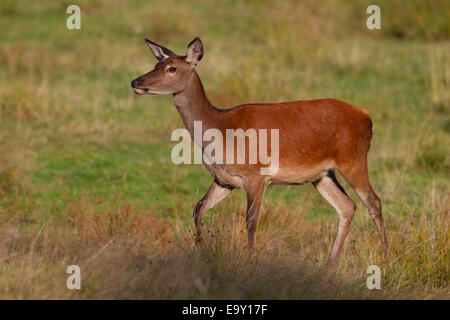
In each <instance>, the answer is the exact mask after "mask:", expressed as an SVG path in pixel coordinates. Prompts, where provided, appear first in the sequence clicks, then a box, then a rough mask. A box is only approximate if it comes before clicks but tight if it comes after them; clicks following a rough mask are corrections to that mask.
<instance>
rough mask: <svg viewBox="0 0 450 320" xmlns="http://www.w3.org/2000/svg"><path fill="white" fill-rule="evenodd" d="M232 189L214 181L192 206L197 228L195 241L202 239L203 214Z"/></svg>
mask: <svg viewBox="0 0 450 320" xmlns="http://www.w3.org/2000/svg"><path fill="white" fill-rule="evenodd" d="M231 190H232V189H230V188H225V187H222V186H220V185H218V184H217V183H216V182H215V181H214V182H213V183H212V184H211V186H210V187H209V189H208V192H206V194H205V195H204V196H203V198H202V199H201V200H200V201H199V202H197V205H196V206H195V208H194V214H193V215H194V223H195V227H196V229H197V242H200V241H201V240H202V235H203V214H204V213H205V212H206V211H208V210H209V209H211V208H213V207H214V206H215V205H216V204H217V203H219V202H220V201H221V200H223V199H224V198H225V197H226V196H227V195H228V194H229V193H230V192H231Z"/></svg>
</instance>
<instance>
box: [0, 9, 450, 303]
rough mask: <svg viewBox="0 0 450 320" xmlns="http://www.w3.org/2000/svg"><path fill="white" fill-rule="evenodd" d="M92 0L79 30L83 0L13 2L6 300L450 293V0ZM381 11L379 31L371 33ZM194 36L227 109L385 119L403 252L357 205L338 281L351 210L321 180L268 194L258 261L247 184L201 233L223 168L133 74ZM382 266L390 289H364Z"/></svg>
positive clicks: (386, 181) (392, 232)
mask: <svg viewBox="0 0 450 320" xmlns="http://www.w3.org/2000/svg"><path fill="white" fill-rule="evenodd" d="M77 3H78V4H79V6H80V7H81V17H82V22H81V26H82V28H81V30H68V29H67V28H66V19H67V14H66V8H67V6H68V5H70V4H72V2H71V1H66V0H64V1H28V0H27V1H12V0H2V1H1V2H0V82H1V86H0V298H46V297H47V298H48V297H50V298H56V297H62V298H308V297H309V298H349V297H350V298H446V299H448V298H449V297H450V296H449V287H448V280H449V279H448V275H449V274H450V270H449V265H450V259H449V254H448V252H449V229H448V226H449V217H448V212H449V206H448V196H449V194H450V192H449V191H450V190H449V185H450V181H449V174H450V162H449V161H450V160H449V147H448V146H449V145H450V136H449V135H450V130H449V123H450V119H449V112H450V90H449V87H450V54H449V52H450V42H449V40H450V2H449V1H445V0H442V1H440V0H437V1H419V0H413V1H411V0H410V1H399V0H386V1H375V2H374V1H362V0H358V1H336V0H324V1H320V3H319V2H318V1H312V0H305V1H267V0H253V1H246V2H239V1H229V0H228V1H220V2H213V1H206V0H205V1H193V2H190V1H181V0H179V1H144V0H141V1H118V0H113V1H107V0H94V1H87V0H85V1H78V2H77ZM370 4H378V5H379V6H380V8H381V26H382V28H381V30H368V29H367V28H366V19H367V17H368V14H367V13H366V8H367V6H368V5H370ZM195 36H200V37H201V39H202V41H203V43H204V46H205V55H204V58H203V59H202V61H201V63H200V64H199V65H198V67H197V69H198V72H199V74H200V76H201V78H202V80H203V84H204V86H205V89H206V92H207V94H208V97H209V99H210V100H211V102H212V103H213V104H214V105H216V106H220V107H229V106H233V105H236V104H241V103H247V102H277V101H287V100H300V99H314V98H324V97H333V98H338V99H341V100H345V101H347V102H349V103H352V104H354V105H356V106H360V107H363V108H365V109H366V110H367V111H368V112H369V114H370V115H371V117H372V119H373V122H374V139H373V141H372V147H371V151H370V153H369V171H370V176H371V181H372V184H373V185H374V188H375V189H376V191H377V193H378V194H379V196H380V198H381V199H382V202H383V208H384V215H385V217H386V223H387V228H388V239H389V240H390V243H391V249H390V252H389V259H390V262H386V261H384V262H383V261H382V259H381V257H380V256H379V253H378V248H379V243H378V239H377V235H376V233H375V227H374V226H373V224H372V222H371V220H370V217H369V215H368V214H367V212H366V210H365V208H364V206H363V205H362V203H361V202H360V201H357V203H358V208H359V209H358V212H357V215H356V216H355V219H354V222H353V224H352V228H351V232H350V235H349V238H348V239H347V244H346V250H345V253H344V256H343V259H342V263H341V266H340V269H339V276H338V277H336V278H335V279H334V280H330V281H328V282H327V281H324V280H323V279H324V278H323V275H322V274H321V271H320V270H319V271H317V270H318V269H316V266H317V265H319V266H321V265H322V264H323V263H324V262H325V260H326V257H327V255H328V253H329V250H330V249H331V245H332V241H333V237H334V235H335V230H336V228H337V218H336V214H335V213H334V211H333V209H332V208H331V207H329V206H328V205H327V203H326V202H325V201H324V200H323V199H322V198H321V197H320V196H319V195H318V194H317V192H316V191H315V190H314V188H312V187H311V186H303V187H273V188H269V190H268V191H267V193H266V198H265V201H264V208H265V209H264V215H263V218H262V222H261V225H260V229H259V231H258V239H259V247H260V248H259V251H258V253H257V258H256V259H255V260H252V261H249V260H248V257H247V256H246V255H245V226H244V218H243V214H244V209H245V202H244V195H243V193H242V192H240V191H235V192H234V193H233V194H232V195H231V196H230V197H229V198H227V199H226V200H224V201H223V202H222V203H220V204H219V205H218V206H217V208H215V209H214V210H211V212H208V213H207V214H206V217H205V220H206V221H205V225H206V227H207V228H208V229H209V230H210V239H209V242H208V243H207V244H206V245H205V246H204V247H202V248H200V249H199V248H196V247H195V246H194V245H193V236H192V231H191V229H192V228H193V225H192V221H191V219H192V218H191V217H192V210H193V207H194V205H195V203H196V201H198V200H199V199H200V198H201V197H202V196H203V194H204V192H206V190H207V188H208V186H209V184H210V182H211V181H212V178H211V176H210V175H209V174H208V173H207V172H206V171H205V170H204V169H203V168H202V167H201V166H198V165H190V166H187V165H182V166H175V165H173V164H172V162H171V160H170V151H171V148H172V147H173V145H174V143H172V142H170V134H171V132H172V131H173V130H174V129H176V128H181V127H182V122H181V120H180V118H179V115H178V113H177V112H176V109H175V108H174V107H173V103H172V98H171V97H169V96H144V97H142V96H136V95H134V94H133V93H132V91H131V90H130V88H129V83H130V80H132V79H134V78H136V77H137V76H139V75H141V74H143V73H145V72H147V71H149V70H150V69H151V68H152V67H153V65H154V64H155V60H154V58H153V56H152V55H151V53H150V52H149V50H148V48H147V47H146V46H145V44H144V41H143V40H144V38H150V39H152V40H154V41H156V42H157V43H160V44H163V45H165V46H167V47H169V48H171V49H172V50H173V51H174V52H176V53H178V54H184V52H185V49H186V45H187V44H188V43H189V42H190V41H191V40H192V39H193V38H194V37H195ZM344 185H345V184H344ZM345 187H346V189H347V190H348V191H349V194H350V196H351V197H352V198H353V199H355V200H356V199H357V197H356V196H355V194H354V193H353V192H351V191H350V189H349V188H348V186H346V185H345ZM274 261H276V262H277V263H278V264H274ZM69 264H79V265H80V266H81V267H82V270H86V272H83V274H85V275H86V278H83V279H82V286H83V290H81V291H80V292H77V293H74V292H70V291H69V290H67V289H66V288H65V277H66V276H67V275H66V274H65V268H66V267H67V265H69ZM371 264H379V265H380V266H382V268H383V275H384V278H383V290H381V291H379V292H372V291H369V290H367V289H366V287H365V278H366V274H365V271H366V268H367V266H369V265H371ZM112 266H113V267H112ZM83 268H85V269H83ZM319 269H320V268H319ZM104 270H108V272H106V271H105V272H103V271H104ZM55 275H57V276H56V277H55ZM252 275H255V276H253V277H252ZM274 275H277V276H274ZM183 276H184V278H183ZM83 277H84V276H83ZM183 279H184V281H183ZM108 284H109V285H108ZM299 288H303V289H302V290H300V289H299ZM304 288H308V289H304Z"/></svg>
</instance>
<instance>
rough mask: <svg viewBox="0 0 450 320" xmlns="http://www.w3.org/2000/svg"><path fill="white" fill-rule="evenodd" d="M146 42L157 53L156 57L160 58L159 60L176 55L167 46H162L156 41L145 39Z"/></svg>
mask: <svg viewBox="0 0 450 320" xmlns="http://www.w3.org/2000/svg"><path fill="white" fill-rule="evenodd" d="M145 43H146V44H147V45H148V47H149V48H150V50H152V52H153V54H154V55H155V57H156V59H158V61H163V60H164V59H167V58H168V57H170V56H175V55H176V54H175V53H173V52H172V51H170V50H169V49H167V48H166V47H163V46H160V45H159V44H157V43H154V42H153V41H150V40H148V39H145Z"/></svg>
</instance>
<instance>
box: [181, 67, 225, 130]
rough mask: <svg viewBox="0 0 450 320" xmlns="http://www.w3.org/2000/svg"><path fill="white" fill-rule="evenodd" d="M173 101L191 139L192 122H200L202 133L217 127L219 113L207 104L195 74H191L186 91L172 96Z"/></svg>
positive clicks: (207, 101)
mask: <svg viewBox="0 0 450 320" xmlns="http://www.w3.org/2000/svg"><path fill="white" fill-rule="evenodd" d="M173 101H174V104H175V106H176V107H177V109H178V111H179V112H180V115H181V118H182V120H183V123H184V126H185V127H186V129H187V130H188V131H189V133H190V134H191V137H194V121H201V122H202V131H205V130H207V129H209V128H217V127H218V126H217V124H218V123H217V120H218V119H217V118H218V116H219V112H220V111H219V109H217V108H215V107H214V106H213V105H212V104H211V103H210V102H209V100H208V98H207V97H206V94H205V90H204V89H203V85H202V83H201V81H200V78H199V76H198V75H197V73H193V74H192V78H191V79H190V80H189V81H188V85H187V87H186V89H184V90H183V91H181V92H179V93H177V94H174V97H173Z"/></svg>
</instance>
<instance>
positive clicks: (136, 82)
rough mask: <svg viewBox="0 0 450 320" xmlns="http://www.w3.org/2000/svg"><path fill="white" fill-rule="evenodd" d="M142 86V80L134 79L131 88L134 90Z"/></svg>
mask: <svg viewBox="0 0 450 320" xmlns="http://www.w3.org/2000/svg"><path fill="white" fill-rule="evenodd" d="M140 84H142V80H141V79H139V78H138V79H134V80H133V81H131V87H132V88H136V86H138V85H140Z"/></svg>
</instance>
